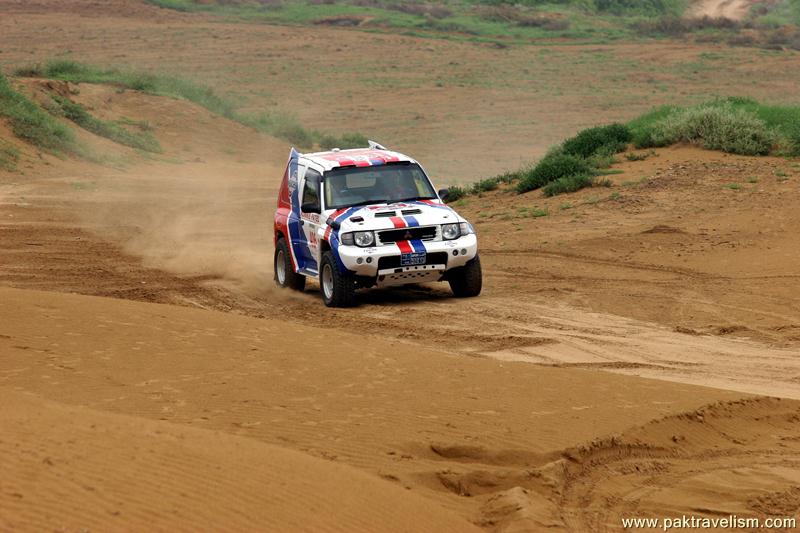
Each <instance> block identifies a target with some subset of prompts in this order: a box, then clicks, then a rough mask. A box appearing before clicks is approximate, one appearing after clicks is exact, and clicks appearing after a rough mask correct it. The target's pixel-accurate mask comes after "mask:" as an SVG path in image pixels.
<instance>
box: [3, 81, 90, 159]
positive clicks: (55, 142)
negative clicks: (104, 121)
mask: <svg viewBox="0 0 800 533" xmlns="http://www.w3.org/2000/svg"><path fill="white" fill-rule="evenodd" d="M0 116H4V117H6V118H7V119H8V121H9V124H10V125H11V130H12V131H13V132H14V135H16V136H17V137H19V138H20V139H23V140H25V141H27V142H29V143H31V144H33V145H35V146H38V147H39V148H42V149H43V150H47V151H50V152H55V153H60V152H78V151H79V150H80V148H79V146H78V144H77V142H76V140H75V136H74V134H73V133H72V131H71V130H70V129H69V128H68V127H67V126H65V125H64V124H62V123H60V122H59V121H58V120H56V119H55V118H53V117H52V116H50V115H49V114H47V113H46V112H45V111H44V110H43V109H42V108H41V107H39V106H38V105H36V104H35V103H34V102H32V101H31V100H29V99H28V98H27V97H26V96H24V95H23V94H22V93H20V92H18V91H16V90H15V89H14V88H13V87H12V86H11V84H10V83H9V81H8V79H6V77H5V76H4V75H3V74H2V73H0Z"/></svg>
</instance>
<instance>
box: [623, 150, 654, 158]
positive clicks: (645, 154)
mask: <svg viewBox="0 0 800 533" xmlns="http://www.w3.org/2000/svg"><path fill="white" fill-rule="evenodd" d="M653 155H656V151H655V150H648V151H646V152H629V153H627V154H625V159H627V160H628V161H644V160H645V159H647V158H648V157H650V156H653Z"/></svg>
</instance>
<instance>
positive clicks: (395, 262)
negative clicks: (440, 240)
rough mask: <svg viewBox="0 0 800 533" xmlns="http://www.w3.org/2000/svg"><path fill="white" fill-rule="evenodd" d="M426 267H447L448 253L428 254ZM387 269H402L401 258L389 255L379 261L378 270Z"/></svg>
mask: <svg viewBox="0 0 800 533" xmlns="http://www.w3.org/2000/svg"><path fill="white" fill-rule="evenodd" d="M425 264H426V265H445V266H447V252H434V253H432V254H427V257H426V258H425ZM387 268H401V267H400V256H399V255H389V256H386V257H381V258H380V259H378V270H385V269H387Z"/></svg>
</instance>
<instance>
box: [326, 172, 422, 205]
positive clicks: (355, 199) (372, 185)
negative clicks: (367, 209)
mask: <svg viewBox="0 0 800 533" xmlns="http://www.w3.org/2000/svg"><path fill="white" fill-rule="evenodd" d="M434 198H436V193H435V192H434V190H433V187H432V186H431V183H430V182H429V181H428V178H427V177H426V176H425V173H424V172H423V171H422V168H420V166H419V165H417V164H416V163H391V164H388V165H380V166H370V167H343V168H335V169H333V170H330V171H328V172H326V173H325V207H326V208H327V209H341V208H343V207H351V206H354V205H368V204H380V203H393V202H400V201H406V202H410V201H412V200H430V199H434Z"/></svg>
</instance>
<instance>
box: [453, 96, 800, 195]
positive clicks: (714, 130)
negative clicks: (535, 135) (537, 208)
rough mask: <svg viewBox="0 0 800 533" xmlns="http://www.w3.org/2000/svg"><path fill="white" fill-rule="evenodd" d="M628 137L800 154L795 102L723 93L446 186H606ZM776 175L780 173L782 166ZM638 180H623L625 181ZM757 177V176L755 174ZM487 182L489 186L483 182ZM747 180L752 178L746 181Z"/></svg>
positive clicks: (641, 142) (474, 190)
mask: <svg viewBox="0 0 800 533" xmlns="http://www.w3.org/2000/svg"><path fill="white" fill-rule="evenodd" d="M630 142H633V144H634V145H636V146H637V147H639V148H647V147H659V146H667V145H670V144H675V143H680V142H687V143H692V144H697V145H699V146H702V147H704V148H707V149H710V150H721V151H724V152H730V153H735V154H743V155H767V154H770V153H774V154H782V155H789V156H797V155H800V107H792V106H771V105H764V104H760V103H758V102H756V101H755V100H752V99H750V98H724V99H718V100H713V101H711V102H707V103H704V104H700V105H696V106H692V107H683V108H681V107H674V106H663V107H659V108H656V109H654V110H652V111H650V112H648V113H645V114H644V115H642V116H640V117H638V118H636V119H634V120H632V121H630V122H629V123H628V124H610V125H608V126H600V127H594V128H589V129H586V130H583V131H581V132H579V133H578V134H577V135H575V136H574V137H572V138H570V139H567V140H566V141H564V142H563V143H562V144H561V145H559V146H557V147H555V148H553V149H551V150H550V151H549V152H548V153H547V155H545V156H544V157H543V158H542V159H541V160H540V161H539V163H538V164H536V165H535V166H533V167H527V168H523V169H520V170H518V171H516V172H509V173H506V174H504V175H503V176H502V178H503V179H502V180H500V181H498V182H497V183H495V182H493V181H492V180H498V179H499V177H498V178H489V179H488V180H482V181H480V182H478V183H476V184H475V185H473V186H469V187H454V188H451V194H452V193H453V192H454V191H455V193H456V194H457V195H458V196H457V198H461V197H463V196H466V195H470V194H479V193H481V192H485V191H486V190H493V189H494V188H497V186H498V185H499V183H515V189H516V191H517V192H518V193H520V194H521V193H526V192H529V191H533V190H536V189H542V192H543V194H544V195H545V196H555V195H557V194H563V193H568V192H574V191H577V190H580V189H582V188H585V187H610V186H611V185H612V183H611V181H610V180H609V179H608V178H601V177H599V176H604V175H608V174H619V173H620V172H621V171H620V170H616V169H610V170H609V169H608V168H607V167H609V166H610V165H611V164H613V163H614V162H616V159H615V157H616V153H617V152H620V151H623V150H625V149H626V148H627V145H628V143H630ZM652 155H655V151H654V150H649V151H646V152H639V153H636V152H631V153H628V154H626V155H625V157H626V159H628V160H629V161H642V160H644V159H646V158H647V157H650V156H652ZM775 175H776V176H778V177H779V179H780V178H781V177H785V176H786V174H785V173H783V171H776V172H775ZM645 179H647V178H642V179H640V180H638V181H635V182H634V181H626V182H624V183H623V185H625V186H630V185H635V184H636V183H639V182H641V181H643V180H645ZM756 181H757V179H756ZM487 183H488V184H490V185H487ZM751 183H755V182H753V181H751Z"/></svg>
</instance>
